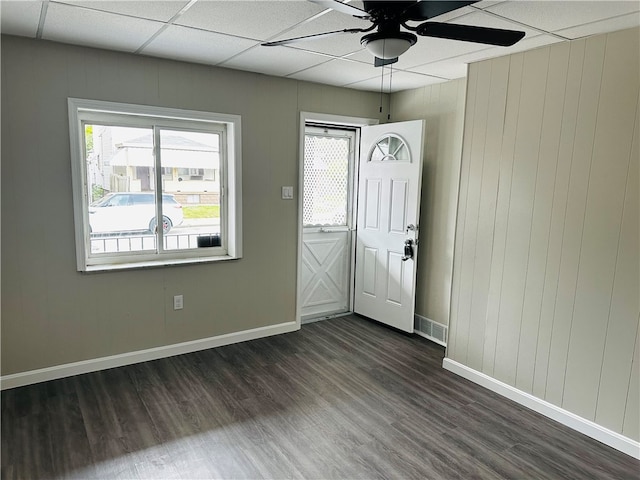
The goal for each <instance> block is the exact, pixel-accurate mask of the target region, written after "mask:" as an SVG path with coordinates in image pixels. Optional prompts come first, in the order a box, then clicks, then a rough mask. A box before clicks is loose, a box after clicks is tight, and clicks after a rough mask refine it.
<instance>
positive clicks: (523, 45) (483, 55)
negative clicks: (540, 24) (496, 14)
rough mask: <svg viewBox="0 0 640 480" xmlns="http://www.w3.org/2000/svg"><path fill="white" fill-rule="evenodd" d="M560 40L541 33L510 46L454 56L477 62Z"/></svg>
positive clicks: (468, 61)
mask: <svg viewBox="0 0 640 480" xmlns="http://www.w3.org/2000/svg"><path fill="white" fill-rule="evenodd" d="M562 41H563V40H562V39H560V38H557V37H553V36H551V35H546V34H542V35H537V36H535V37H529V38H525V39H523V40H521V41H519V42H518V43H516V44H515V45H513V46H511V47H490V48H487V49H485V50H481V51H479V52H474V53H470V54H468V55H464V56H462V57H459V58H456V60H457V61H461V62H465V63H472V62H479V61H481V60H486V59H488V58H497V57H503V56H505V55H511V54H513V53H518V52H524V51H526V50H532V49H534V48H539V47H544V46H545V45H552V44H554V43H558V42H562Z"/></svg>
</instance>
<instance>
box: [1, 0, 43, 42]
mask: <svg viewBox="0 0 640 480" xmlns="http://www.w3.org/2000/svg"><path fill="white" fill-rule="evenodd" d="M41 10H42V2H22V1H20V2H11V1H2V2H0V13H1V14H0V19H1V22H0V30H1V31H2V33H6V34H9V35H20V36H22V37H35V36H36V32H37V31H38V23H39V22H40V11H41Z"/></svg>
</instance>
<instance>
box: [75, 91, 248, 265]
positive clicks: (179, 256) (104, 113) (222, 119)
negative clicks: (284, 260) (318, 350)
mask: <svg viewBox="0 0 640 480" xmlns="http://www.w3.org/2000/svg"><path fill="white" fill-rule="evenodd" d="M67 106H68V115H69V136H70V153H71V174H72V175H71V177H72V179H71V180H72V186H73V209H74V226H75V239H76V264H77V270H78V271H80V272H86V271H102V270H114V269H123V268H124V269H126V268H138V267H147V266H157V265H164V264H166V265H180V264H184V263H201V260H200V259H201V258H204V259H205V260H204V261H210V257H212V256H216V255H215V254H216V253H218V252H216V251H214V250H211V251H209V250H208V249H203V250H198V249H187V250H179V251H177V250H174V251H171V252H165V251H164V250H163V248H162V242H161V241H160V237H158V239H157V243H158V245H159V248H158V250H157V251H155V252H152V253H148V252H146V251H143V252H130V253H128V254H112V255H108V254H99V255H92V253H91V249H90V247H89V245H90V234H89V224H88V223H89V222H88V221H87V219H88V217H89V215H88V207H89V203H90V199H89V197H88V187H87V185H86V184H87V177H86V165H85V160H84V158H85V153H84V148H85V147H84V135H83V133H82V132H83V130H82V122H83V121H85V120H86V121H98V120H108V119H111V120H113V121H114V122H116V124H117V125H130V126H138V127H140V126H146V127H147V128H149V129H151V128H153V131H154V135H155V136H156V137H157V135H158V133H157V130H158V128H184V127H187V128H189V129H191V128H193V129H194V130H202V129H204V130H206V131H211V132H215V133H218V134H219V135H221V145H220V155H221V160H222V159H224V161H221V171H220V174H221V186H220V198H221V199H220V202H221V204H220V206H221V216H222V222H223V223H222V225H221V227H222V232H223V234H224V237H225V238H223V245H222V247H223V248H221V249H220V252H223V253H224V255H220V256H219V258H218V259H217V260H235V259H239V258H242V173H241V172H242V139H241V126H242V121H241V117H240V115H233V114H222V113H212V112H205V111H199V110H184V109H177V108H168V107H154V106H149V105H134V104H128V103H118V102H105V101H102V100H87V99H81V98H72V97H69V98H68V99H67ZM111 120H109V121H111ZM222 125H224V127H222ZM157 140H158V138H156V142H155V143H156V144H157ZM157 154H158V155H159V151H158V153H157ZM154 161H155V162H159V159H158V158H155V160H154ZM155 181H156V192H157V193H156V195H158V196H160V188H158V187H159V186H160V183H161V178H160V176H157V177H156V178H155ZM159 208H160V204H158V209H159ZM156 214H157V215H158V214H159V210H158V212H156ZM225 249H226V251H225Z"/></svg>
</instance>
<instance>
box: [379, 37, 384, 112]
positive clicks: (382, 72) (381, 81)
mask: <svg viewBox="0 0 640 480" xmlns="http://www.w3.org/2000/svg"><path fill="white" fill-rule="evenodd" d="M382 56H383V57H384V44H383V45H382ZM383 92H384V64H382V65H381V67H380V113H382V100H383V96H382V94H383Z"/></svg>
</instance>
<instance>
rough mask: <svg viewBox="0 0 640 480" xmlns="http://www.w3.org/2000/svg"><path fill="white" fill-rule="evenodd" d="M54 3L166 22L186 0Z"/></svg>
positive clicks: (64, 0)
mask: <svg viewBox="0 0 640 480" xmlns="http://www.w3.org/2000/svg"><path fill="white" fill-rule="evenodd" d="M55 3H66V4H69V5H77V6H82V7H85V8H91V9H93V10H101V11H103V12H110V13H119V14H122V15H129V16H132V17H140V18H146V19H148V20H160V21H162V22H166V21H168V20H170V19H171V18H173V16H174V15H175V14H176V13H178V12H179V11H180V10H181V9H182V8H183V7H184V6H185V5H187V4H188V3H189V2H188V1H187V0H181V1H158V0H150V1H129V0H126V1H116V2H114V1H111V2H108V1H100V0H55Z"/></svg>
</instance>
